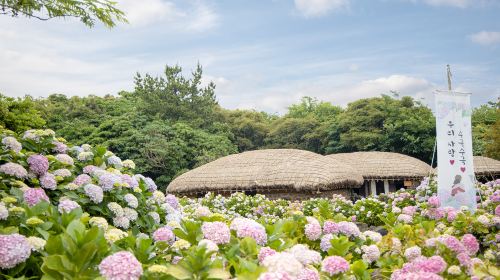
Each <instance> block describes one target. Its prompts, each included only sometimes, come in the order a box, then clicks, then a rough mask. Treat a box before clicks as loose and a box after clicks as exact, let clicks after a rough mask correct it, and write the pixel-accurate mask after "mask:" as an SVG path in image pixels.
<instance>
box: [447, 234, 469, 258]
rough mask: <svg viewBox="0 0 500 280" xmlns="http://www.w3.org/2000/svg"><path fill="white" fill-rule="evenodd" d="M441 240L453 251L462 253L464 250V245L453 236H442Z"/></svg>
mask: <svg viewBox="0 0 500 280" xmlns="http://www.w3.org/2000/svg"><path fill="white" fill-rule="evenodd" d="M441 242H442V243H443V244H444V245H445V246H446V247H447V248H448V249H450V250H452V251H453V252H455V253H457V254H458V253H463V252H464V251H465V247H464V245H463V244H462V243H461V242H460V241H459V240H458V239H457V238H456V237H454V236H444V237H443V238H441Z"/></svg>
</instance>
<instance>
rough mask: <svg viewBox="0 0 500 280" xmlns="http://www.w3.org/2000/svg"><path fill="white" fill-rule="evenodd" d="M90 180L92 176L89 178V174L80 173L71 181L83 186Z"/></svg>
mask: <svg viewBox="0 0 500 280" xmlns="http://www.w3.org/2000/svg"><path fill="white" fill-rule="evenodd" d="M91 182H92V178H90V176H89V175H87V174H80V175H78V176H76V178H75V179H74V180H73V183H74V184H76V185H78V186H84V185H86V184H90V183H91Z"/></svg>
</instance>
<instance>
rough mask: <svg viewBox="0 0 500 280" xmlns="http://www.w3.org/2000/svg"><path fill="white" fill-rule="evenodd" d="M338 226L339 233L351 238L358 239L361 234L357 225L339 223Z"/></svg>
mask: <svg viewBox="0 0 500 280" xmlns="http://www.w3.org/2000/svg"><path fill="white" fill-rule="evenodd" d="M338 226H339V233H342V234H345V235H347V236H349V237H350V236H353V237H358V236H359V235H360V234H361V232H360V231H359V228H358V226H357V225H356V224H355V223H352V222H345V221H342V222H339V223H338Z"/></svg>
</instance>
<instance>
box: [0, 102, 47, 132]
mask: <svg viewBox="0 0 500 280" xmlns="http://www.w3.org/2000/svg"><path fill="white" fill-rule="evenodd" d="M0 125H2V126H3V127H5V128H7V129H9V130H12V131H15V132H18V133H19V132H23V131H25V130H28V129H31V128H41V127H43V126H44V125H45V120H44V119H43V118H42V116H41V114H40V112H39V111H38V110H37V109H36V105H35V101H34V100H33V98H32V97H31V96H26V97H24V98H12V97H6V96H4V95H2V94H0Z"/></svg>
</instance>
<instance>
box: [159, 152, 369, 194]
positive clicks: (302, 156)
mask: <svg viewBox="0 0 500 280" xmlns="http://www.w3.org/2000/svg"><path fill="white" fill-rule="evenodd" d="M362 184H363V177H361V175H360V174H359V173H356V171H355V170H354V169H352V168H351V167H349V166H346V165H345V164H344V163H342V162H339V161H337V160H335V159H331V158H326V157H324V156H322V155H319V154H316V153H312V152H309V151H303V150H295V149H268V150H256V151H248V152H244V153H240V154H233V155H229V156H226V157H222V158H219V159H217V160H215V161H212V162H210V163H207V164H205V165H202V166H200V167H198V168H195V169H193V170H191V171H188V172H186V173H184V174H182V175H180V176H179V177H177V178H175V179H174V180H173V181H172V182H171V183H170V185H168V187H167V192H172V193H196V192H206V191H212V192H228V191H229V192H235V191H248V190H255V191H261V192H268V193H269V192H271V193H272V192H290V191H295V192H307V191H309V192H311V191H320V190H321V191H326V190H334V189H341V188H350V187H359V186H360V185H362Z"/></svg>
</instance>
